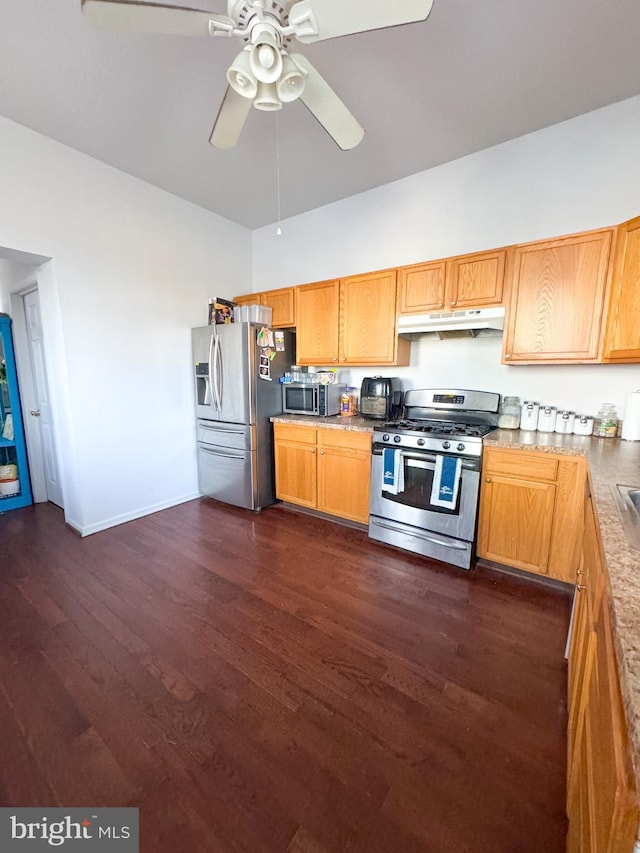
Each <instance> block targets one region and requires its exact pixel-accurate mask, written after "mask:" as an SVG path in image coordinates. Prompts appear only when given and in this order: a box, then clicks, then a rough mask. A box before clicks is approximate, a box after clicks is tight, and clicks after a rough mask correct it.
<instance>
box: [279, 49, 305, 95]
mask: <svg viewBox="0 0 640 853" xmlns="http://www.w3.org/2000/svg"><path fill="white" fill-rule="evenodd" d="M305 82H306V81H305V74H304V71H303V70H302V69H301V68H299V67H298V66H297V65H296V64H295V62H294V61H293V59H291V57H290V56H288V55H287V54H284V56H283V57H282V74H281V75H280V79H279V80H278V97H279V98H280V100H281V101H282V102H283V103H285V104H288V103H291V101H295V100H296V98H299V97H300V95H301V94H302V93H303V92H304V85H305Z"/></svg>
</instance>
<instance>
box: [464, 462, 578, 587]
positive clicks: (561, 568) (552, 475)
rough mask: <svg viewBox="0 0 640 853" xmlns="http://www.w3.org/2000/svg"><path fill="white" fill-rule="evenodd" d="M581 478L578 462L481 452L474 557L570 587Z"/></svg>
mask: <svg viewBox="0 0 640 853" xmlns="http://www.w3.org/2000/svg"><path fill="white" fill-rule="evenodd" d="M585 475H586V471H585V462H584V460H583V459H581V458H579V457H569V456H556V455H553V454H550V453H535V452H532V451H524V450H510V449H503V448H485V451H484V459H483V467H482V487H481V492H480V515H479V522H478V547H477V553H478V556H479V557H483V558H484V559H487V560H491V561H492V562H496V563H501V564H503V565H506V566H511V567H512V568H516V569H524V570H525V571H528V572H535V573H536V574H542V575H548V576H549V577H552V578H555V579H557V580H562V581H566V582H568V583H573V581H574V579H575V573H576V568H577V565H578V561H579V559H580V536H581V533H582V523H583V519H582V506H583V500H584V482H585Z"/></svg>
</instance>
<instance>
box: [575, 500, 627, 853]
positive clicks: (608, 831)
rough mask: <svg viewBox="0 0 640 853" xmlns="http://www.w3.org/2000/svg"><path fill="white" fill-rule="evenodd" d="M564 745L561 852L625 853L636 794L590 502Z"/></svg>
mask: <svg viewBox="0 0 640 853" xmlns="http://www.w3.org/2000/svg"><path fill="white" fill-rule="evenodd" d="M567 741H568V772H567V814H568V817H569V833H568V837H567V850H568V853H587V852H588V853H631V851H633V849H634V842H635V838H636V834H637V830H638V814H639V811H638V804H637V792H636V787H635V777H634V774H633V767H632V760H631V752H630V745H629V740H628V736H627V729H626V721H625V714H624V707H623V704H622V696H621V693H620V682H619V679H618V666H617V661H616V653H615V649H614V645H613V633H612V629H611V617H610V599H609V592H608V588H607V584H606V572H605V569H604V561H603V557H602V549H601V546H600V538H599V532H598V526H597V520H596V517H595V512H594V508H593V503H592V500H591V498H590V497H589V498H588V499H587V501H586V504H585V522H584V538H583V547H582V560H581V565H580V569H579V574H578V582H577V585H576V600H575V609H574V618H573V627H572V633H571V643H570V646H569V716H568V730H567Z"/></svg>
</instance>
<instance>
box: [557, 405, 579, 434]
mask: <svg viewBox="0 0 640 853" xmlns="http://www.w3.org/2000/svg"><path fill="white" fill-rule="evenodd" d="M575 419H576V413H575V412H569V411H567V409H563V410H562V411H560V412H557V414H556V428H555V432H561V433H564V434H565V435H567V433H570V432H573V424H574V422H575Z"/></svg>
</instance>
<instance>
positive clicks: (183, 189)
mask: <svg viewBox="0 0 640 853" xmlns="http://www.w3.org/2000/svg"><path fill="white" fill-rule="evenodd" d="M167 1H168V0H165V2H167ZM173 2H174V5H178V4H183V5H185V4H186V5H190V6H197V7H200V8H203V9H207V10H208V11H215V12H218V13H222V14H226V4H225V2H224V0H190V2H188V3H185V0H173ZM344 2H345V3H348V2H349V0H344ZM389 2H390V3H394V2H400V0H389ZM639 35H640V2H639V0H608V2H606V3H605V2H603V0H535V2H525V0H435V4H434V7H433V10H432V12H431V15H430V16H429V18H428V19H427V20H426V21H425V22H422V23H418V24H409V25H406V26H402V27H395V28H392V29H387V30H381V31H376V32H371V33H363V34H359V35H353V36H348V37H344V38H341V39H334V40H332V41H326V42H319V43H317V44H314V45H309V46H300V47H299V50H300V52H302V53H305V54H306V56H307V57H308V58H309V59H310V61H311V62H312V63H313V64H314V65H315V66H316V67H317V68H318V70H319V71H320V73H321V74H322V75H323V76H324V77H325V78H326V79H327V81H328V82H329V83H330V84H331V86H332V87H333V88H334V89H335V90H336V91H337V92H338V94H339V95H340V96H341V98H342V99H343V100H344V101H345V103H346V104H347V105H348V106H349V107H350V108H351V110H352V111H353V112H354V114H355V115H356V117H357V118H358V120H359V121H360V123H361V124H362V125H363V127H364V128H365V130H366V136H365V138H364V141H363V142H362V143H361V144H360V145H359V146H358V147H357V148H355V149H353V150H352V151H347V152H343V151H340V150H339V149H338V148H337V146H336V145H335V143H334V142H333V141H332V140H331V139H330V138H329V137H328V136H327V134H326V133H325V132H324V130H323V129H322V128H321V127H320V125H318V124H317V123H316V121H315V119H314V118H313V117H312V116H311V114H310V113H309V112H308V111H307V110H306V109H305V107H304V106H303V105H302V104H301V103H299V102H294V103H292V104H286V105H285V106H284V108H283V109H282V111H281V112H280V113H277V114H274V113H260V112H258V111H257V110H252V111H251V114H250V116H249V119H248V121H247V124H246V126H245V128H244V132H243V134H242V136H241V139H240V142H239V144H238V146H237V147H236V148H235V149H234V150H231V151H219V150H217V149H215V148H213V147H211V146H210V145H209V143H208V138H209V134H210V132H211V127H212V124H213V120H214V118H215V116H216V113H217V111H218V106H219V104H220V101H221V100H222V96H223V94H224V91H225V88H226V79H225V73H226V69H227V67H228V66H229V65H230V64H231V61H232V60H233V58H234V56H235V55H236V53H237V52H238V50H239V49H240V47H241V43H240V42H239V41H237V40H236V39H228V40H227V39H215V40H209V39H202V40H200V39H191V38H183V37H171V36H154V35H143V34H140V35H138V34H123V33H105V32H99V31H97V30H94V29H92V27H91V26H90V25H89V24H88V23H87V22H86V20H85V19H84V17H83V15H82V13H81V11H80V0H4V2H3V3H2V4H0V113H1V114H3V115H5V116H6V117H7V118H9V119H12V120H14V121H16V122H18V123H20V124H23V125H26V126H27V127H30V128H33V129H34V130H36V131H38V132H40V133H43V134H45V135H46V136H50V137H52V138H53V139H56V140H59V141H60V142H63V143H65V144H66V145H70V146H71V147H73V148H76V149H77V150H79V151H82V152H85V153H86V154H89V155H91V156H93V157H96V158H98V159H99V160H102V161H104V162H105V163H108V164H110V165H112V166H115V167H117V168H118V169H121V170H123V171H125V172H128V173H130V174H132V175H135V176H137V177H139V178H142V179H143V180H146V181H148V182H149V183H151V184H155V185H157V186H158V187H162V188H163V189H165V190H168V191H169V192H171V193H174V194H175V195H177V196H181V197H183V198H185V199H188V200H189V201H192V202H194V203H195V204H198V205H201V206H202V207H204V208H207V209H209V210H211V211H214V212H215V213H218V214H220V215H222V216H225V217H227V218H228V219H231V220H233V221H235V222H238V223H240V224H242V225H245V226H247V227H248V228H257V227H259V226H262V225H265V224H268V223H271V222H275V221H276V219H277V192H276V187H277V181H276V174H277V163H276V127H277V125H278V124H279V128H280V130H279V133H280V185H281V191H280V194H281V217H282V218H283V219H284V218H286V217H288V216H292V215H295V214H298V213H301V212H303V211H306V210H310V209H313V208H315V207H319V206H320V205H323V204H327V203H329V202H332V201H335V200H337V199H340V198H344V197H346V196H350V195H353V194H355V193H359V192H362V191H364V190H367V189H371V188H372V187H375V186H379V185H381V184H385V183H388V182H389V181H393V180H396V179H398V178H401V177H405V176H407V175H411V174H414V173H415V172H420V171H422V170H424V169H428V168H430V167H432V166H435V165H438V164H441V163H444V162H448V161H450V160H454V159H456V158H458V157H461V156H463V155H465V154H468V153H471V152H473V151H477V150H480V149H482V148H487V147H489V146H491V145H495V144H497V143H500V142H503V141H506V140H508V139H513V138H515V137H517V136H521V135H523V134H525V133H529V132H531V131H534V130H537V129H539V128H542V127H546V126H548V125H551V124H555V123H556V122H559V121H563V120H565V119H568V118H571V117H573V116H576V115H579V114H581V113H585V112H589V111H591V110H594V109H597V108H598V107H602V106H605V105H607V104H610V103H613V102H615V101H619V100H622V99H624V98H627V97H630V96H632V95H637V94H639V93H640V61H639V60H638V56H639V39H638V37H639Z"/></svg>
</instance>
